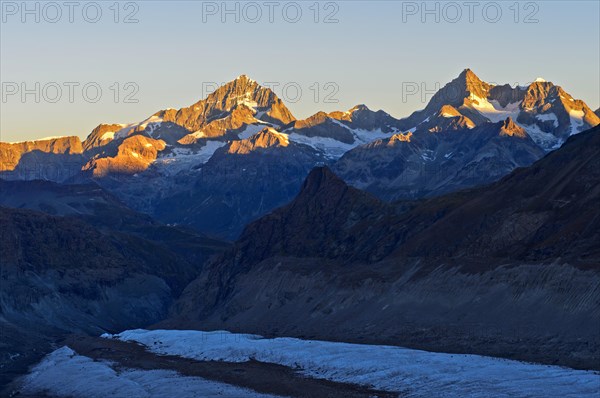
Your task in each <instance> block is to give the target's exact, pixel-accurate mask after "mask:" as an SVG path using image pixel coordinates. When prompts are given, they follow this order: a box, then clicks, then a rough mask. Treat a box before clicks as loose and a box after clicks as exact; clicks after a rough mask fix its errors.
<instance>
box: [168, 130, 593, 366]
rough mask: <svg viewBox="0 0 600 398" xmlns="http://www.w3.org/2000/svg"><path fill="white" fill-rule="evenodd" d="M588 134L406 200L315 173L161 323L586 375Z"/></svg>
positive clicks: (589, 341) (589, 355)
mask: <svg viewBox="0 0 600 398" xmlns="http://www.w3.org/2000/svg"><path fill="white" fill-rule="evenodd" d="M599 137H600V135H599V134H598V128H595V129H593V130H590V131H588V132H586V133H582V134H581V135H578V136H575V137H571V138H570V139H569V141H568V142H567V143H566V144H565V146H564V147H563V148H561V149H559V150H557V151H555V152H553V153H551V154H549V155H548V156H546V157H545V158H544V159H542V160H540V161H539V162H537V163H536V164H534V165H533V166H531V167H529V168H524V169H518V170H516V171H514V172H513V173H511V174H510V175H509V176H508V177H506V178H504V179H503V180H501V181H499V182H497V183H494V184H492V185H490V186H487V187H483V188H479V189H473V190H469V191H461V192H458V193H455V194H450V195H446V196H442V197H438V198H434V199H429V200H425V201H420V202H413V203H396V204H384V203H382V202H380V201H378V200H377V199H374V198H373V197H372V196H370V195H369V194H366V193H363V192H360V191H358V190H355V189H353V188H350V187H348V186H346V185H345V184H344V183H343V182H342V181H341V180H340V179H339V178H337V177H336V176H335V175H333V174H332V173H331V172H330V171H328V170H327V169H324V168H319V169H315V170H313V171H312V172H311V174H310V175H309V177H308V178H307V180H306V182H305V184H304V186H303V189H302V191H301V193H300V194H299V195H298V197H297V198H296V199H295V200H294V201H293V202H292V203H290V204H289V205H287V206H284V207H282V208H280V209H278V210H276V211H274V212H273V213H272V214H270V215H268V216H265V217H263V218H262V219H260V220H258V221H256V222H255V223H252V224H251V225H249V226H248V227H247V228H246V230H245V232H244V233H243V234H242V237H241V238H240V240H239V241H238V243H237V244H236V246H235V249H234V250H233V251H232V252H231V253H230V254H228V255H226V256H224V257H223V258H221V259H220V260H219V261H216V262H214V263H212V264H211V266H209V267H207V268H206V269H205V271H203V272H202V273H201V275H200V276H199V278H198V279H196V280H195V281H194V282H193V283H191V284H190V285H189V286H188V287H187V288H186V289H185V291H184V293H183V295H182V298H181V299H180V300H179V301H178V303H177V305H176V306H175V307H174V312H173V315H174V316H173V317H172V320H171V322H170V323H169V324H170V325H171V326H173V325H175V326H177V325H180V326H185V327H189V326H200V325H201V326H202V328H204V329H206V328H215V329H222V328H227V329H234V330H237V331H246V332H256V333H261V334H268V335H296V336H302V337H311V338H322V339H333V340H344V341H362V342H372V343H386V344H396V345H404V346H411V347H418V348H424V349H431V350H440V351H450V352H467V353H479V354H485V355H494V356H504V357H510V358H518V359H525V360H533V361H540V362H544V363H557V364H563V365H568V366H575V367H582V368H594V369H597V368H598V363H600V362H599V359H600V335H599V334H598V330H600V299H599V297H600V267H599V265H598V264H600V256H599V255H600V253H599V251H598V246H597V242H598V236H599V231H600V225H599V223H598V214H597V213H598V211H597V209H598V208H599V206H598V204H599V198H600V192H599V190H598V186H600V175H599V173H598V170H599V168H598V159H600V157H599V156H598V155H599V154H600V139H599ZM305 241H306V244H305V243H304V242H305Z"/></svg>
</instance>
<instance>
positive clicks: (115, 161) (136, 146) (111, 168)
mask: <svg viewBox="0 0 600 398" xmlns="http://www.w3.org/2000/svg"><path fill="white" fill-rule="evenodd" d="M165 148H166V144H165V142H164V141H162V140H155V139H152V138H148V137H146V136H143V135H134V136H131V137H128V138H126V139H125V140H124V141H123V142H122V143H121V144H120V145H119V147H118V151H117V154H116V156H113V157H101V156H96V157H94V158H93V159H91V160H90V161H89V162H88V163H87V164H85V165H84V166H83V168H82V171H91V172H92V173H93V176H94V177H105V176H107V175H110V174H117V175H118V174H125V175H132V174H135V173H140V172H143V171H145V170H146V169H148V168H149V167H150V165H151V164H152V163H153V162H154V160H156V158H157V156H158V153H159V152H160V151H162V150H164V149H165Z"/></svg>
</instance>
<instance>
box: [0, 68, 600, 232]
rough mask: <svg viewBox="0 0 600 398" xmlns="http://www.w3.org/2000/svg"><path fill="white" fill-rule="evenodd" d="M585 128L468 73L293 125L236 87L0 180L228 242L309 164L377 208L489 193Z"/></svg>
mask: <svg viewBox="0 0 600 398" xmlns="http://www.w3.org/2000/svg"><path fill="white" fill-rule="evenodd" d="M599 123H600V118H599V117H598V116H597V115H596V114H595V113H594V112H593V111H592V110H591V109H590V108H589V107H588V106H587V105H586V104H585V103H584V102H583V101H581V100H576V99H574V98H573V97H572V96H570V95H569V94H568V93H567V92H566V91H564V90H563V89H562V88H561V87H559V86H556V85H554V84H553V83H550V82H545V81H542V80H540V79H538V80H537V81H535V82H533V83H531V84H529V85H528V86H526V87H521V86H517V87H511V86H510V85H503V86H497V85H492V84H489V83H486V82H484V81H482V80H480V79H479V78H478V77H477V76H476V75H475V74H474V73H473V72H472V71H471V70H469V69H466V70H464V71H463V72H462V73H460V75H459V76H458V77H457V78H456V79H454V80H452V81H451V82H450V83H448V84H447V85H445V86H444V87H443V88H442V89H440V90H439V92H438V93H436V94H435V95H434V96H433V97H432V99H431V100H430V102H429V103H428V104H427V106H426V107H425V108H424V109H423V110H420V111H417V112H414V113H413V114H412V115H410V116H408V117H406V118H404V119H395V118H394V117H392V116H391V115H389V114H387V113H385V112H384V111H372V110H370V109H369V108H368V107H367V106H365V105H357V106H355V107H353V108H351V109H349V110H348V111H337V112H330V113H325V112H318V113H316V114H315V115H313V116H310V117H308V118H306V119H303V120H298V119H296V118H295V117H294V116H293V114H292V113H291V111H290V110H289V109H288V108H287V107H286V106H285V104H284V103H283V102H282V101H281V99H279V98H278V97H277V95H276V94H275V93H274V92H273V91H272V90H270V89H269V88H266V87H263V86H261V85H260V84H259V83H257V82H256V81H254V80H252V79H250V78H248V77H247V76H245V75H242V76H239V77H238V78H236V79H235V80H233V81H231V82H229V83H227V84H225V85H223V86H221V87H220V88H218V89H217V90H215V91H214V92H213V93H212V94H210V95H208V96H207V97H206V98H205V99H202V100H200V101H198V102H196V103H195V104H192V105H191V106H189V107H185V108H181V109H178V110H176V109H166V110H161V111H158V112H155V113H154V114H152V115H151V116H149V117H148V118H147V119H145V120H143V121H141V122H138V123H130V124H118V123H107V124H102V125H99V126H98V127H96V128H95V129H94V130H93V131H92V132H91V133H90V134H89V136H88V137H87V138H86V139H85V140H84V141H81V140H80V139H79V138H78V137H59V138H52V139H48V140H40V141H30V142H21V143H0V178H2V179H7V180H33V179H45V180H51V181H55V182H59V183H83V184H88V183H89V182H90V181H92V182H94V183H96V184H99V185H100V186H101V187H103V188H105V189H106V190H108V191H109V192H111V193H112V194H114V195H115V196H116V197H118V198H119V199H120V200H122V201H123V202H124V203H125V204H127V205H128V206H129V207H131V208H133V209H135V210H136V211H139V212H142V213H146V214H148V215H151V216H153V217H155V218H157V219H158V220H160V221H162V222H165V223H169V224H179V225H186V226H190V227H192V228H195V229H196V230H197V231H199V232H201V233H207V234H210V235H213V236H216V237H219V238H225V239H235V238H237V237H238V236H239V234H240V233H241V231H242V229H243V228H244V226H245V225H246V224H247V223H248V222H251V221H253V220H255V219H257V218H259V217H260V216H262V215H264V214H267V213H268V212H270V211H271V210H273V209H275V208H277V207H279V206H282V205H284V204H285V203H287V202H288V201H289V200H291V199H292V198H293V197H294V196H295V195H296V194H297V193H298V191H299V189H300V187H301V185H302V182H303V180H304V179H305V177H306V176H307V174H308V172H309V171H310V170H311V169H312V168H313V167H315V166H322V165H327V166H329V167H330V168H331V170H333V171H334V172H335V173H336V174H337V175H339V176H340V177H341V178H343V179H344V180H345V181H346V182H348V183H349V184H350V185H352V186H354V187H357V188H360V189H364V190H366V191H369V192H371V193H373V194H374V195H376V196H378V197H379V198H380V199H384V200H388V201H389V200H414V199H419V198H423V197H433V196H436V195H440V194H444V193H447V192H452V191H455V190H457V189H462V188H468V187H473V186H477V185H481V184H486V183H490V182H493V181H496V180H497V179H499V178H501V177H502V176H504V175H506V174H508V173H509V172H511V171H512V170H514V169H515V168H518V167H523V166H528V165H531V164H532V163H533V162H534V161H536V160H537V159H539V158H541V157H542V156H543V155H544V154H545V153H547V152H549V151H551V150H553V149H556V148H558V147H560V145H561V144H562V143H563V142H564V141H565V140H566V139H567V138H568V137H569V136H571V135H573V134H577V133H579V132H580V131H583V130H586V129H589V128H591V127H594V126H596V125H597V124H599ZM148 186H152V187H153V189H152V190H149V189H148Z"/></svg>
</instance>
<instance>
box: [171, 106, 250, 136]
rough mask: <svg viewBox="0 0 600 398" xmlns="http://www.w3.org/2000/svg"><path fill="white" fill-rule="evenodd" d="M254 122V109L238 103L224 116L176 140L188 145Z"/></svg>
mask: <svg viewBox="0 0 600 398" xmlns="http://www.w3.org/2000/svg"><path fill="white" fill-rule="evenodd" d="M255 122H257V120H256V119H255V118H254V111H253V110H252V109H250V108H249V107H247V106H245V105H240V106H238V107H236V108H235V109H234V110H233V111H232V112H231V114H229V115H227V116H226V117H224V118H221V119H216V120H213V121H212V122H210V123H208V124H207V125H206V126H204V127H203V128H202V129H200V130H199V131H196V132H194V133H192V134H188V135H186V136H185V137H183V138H182V139H180V140H179V141H178V142H179V143H180V144H182V145H190V144H195V143H196V142H198V140H200V139H203V138H218V137H223V136H225V135H226V134H227V133H228V132H230V131H234V130H237V129H240V128H242V127H243V126H245V125H249V124H252V123H255Z"/></svg>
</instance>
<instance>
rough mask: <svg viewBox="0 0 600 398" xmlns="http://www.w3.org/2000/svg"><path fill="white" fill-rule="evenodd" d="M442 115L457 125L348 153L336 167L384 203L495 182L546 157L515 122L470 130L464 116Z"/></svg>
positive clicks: (354, 183)
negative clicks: (517, 168) (383, 200)
mask: <svg viewBox="0 0 600 398" xmlns="http://www.w3.org/2000/svg"><path fill="white" fill-rule="evenodd" d="M445 109H446V110H445V111H444V112H451V109H448V108H445ZM441 117H442V118H443V119H444V120H447V121H451V120H452V121H455V122H456V124H452V125H451V124H445V128H444V130H442V131H438V130H437V129H436V128H432V129H430V130H428V131H423V132H415V133H410V136H409V135H404V134H402V135H394V136H392V137H391V138H389V139H384V140H377V141H374V142H373V143H371V144H368V145H365V146H362V147H358V148H356V149H354V150H351V151H349V152H347V153H346V154H345V155H344V156H342V158H340V159H339V160H338V161H337V162H336V163H334V164H333V165H332V169H333V170H334V172H336V173H337V174H339V175H340V176H341V177H342V178H343V179H344V180H345V181H347V182H348V183H349V184H351V185H353V186H355V187H357V188H360V189H365V190H367V191H369V192H371V193H373V194H375V195H377V196H378V197H380V198H382V199H386V200H397V199H416V198H422V197H427V196H435V195H440V194H444V193H448V192H452V191H456V190H458V189H461V188H467V187H472V186H477V185H481V184H486V183H490V182H493V181H495V180H497V179H499V178H500V177H502V176H504V175H506V174H508V173H509V172H510V171H512V170H514V169H515V168H516V167H523V166H529V165H530V164H532V163H533V162H534V161H536V160H537V159H539V158H540V157H541V156H543V153H544V152H543V150H542V149H541V148H540V147H539V146H538V145H537V144H536V143H535V142H534V141H533V140H532V138H531V137H530V136H528V135H527V133H526V131H525V130H524V129H523V128H521V127H520V126H518V125H517V124H516V123H515V122H514V121H513V120H512V119H511V118H507V119H506V120H504V121H501V122H498V123H486V124H483V125H481V126H476V127H471V126H469V122H468V121H466V120H465V121H461V119H463V117H462V116H453V117H446V116H441ZM451 123H452V122H451ZM435 125H436V126H440V125H442V124H441V123H437V122H435Z"/></svg>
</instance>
